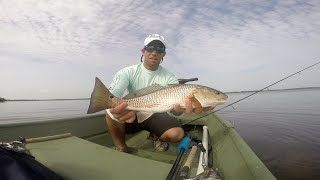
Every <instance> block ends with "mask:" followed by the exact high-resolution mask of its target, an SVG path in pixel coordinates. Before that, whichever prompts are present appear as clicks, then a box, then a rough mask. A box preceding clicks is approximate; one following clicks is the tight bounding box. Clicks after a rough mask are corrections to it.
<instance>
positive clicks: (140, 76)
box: [109, 63, 178, 97]
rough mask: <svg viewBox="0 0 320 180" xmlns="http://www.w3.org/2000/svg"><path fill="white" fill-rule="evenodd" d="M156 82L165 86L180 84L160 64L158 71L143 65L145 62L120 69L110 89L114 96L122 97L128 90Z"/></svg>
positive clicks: (134, 89) (131, 90)
mask: <svg viewBox="0 0 320 180" xmlns="http://www.w3.org/2000/svg"><path fill="white" fill-rule="evenodd" d="M155 83H157V84H160V85H163V86H165V85H168V84H178V80H177V78H176V77H175V76H174V75H173V74H172V73H171V72H169V71H168V70H166V69H165V68H163V67H162V66H159V68H158V69H157V70H156V71H150V70H148V69H146V68H145V67H144V66H143V63H140V64H136V65H133V66H129V67H126V68H123V69H121V70H120V71H118V72H117V73H116V75H115V76H114V78H113V81H112V83H111V85H110V87H109V90H110V92H111V93H112V94H113V95H114V96H116V97H121V96H123V94H124V93H125V92H126V90H128V92H129V93H130V92H133V91H136V90H138V89H141V88H145V87H147V86H150V85H152V84H155Z"/></svg>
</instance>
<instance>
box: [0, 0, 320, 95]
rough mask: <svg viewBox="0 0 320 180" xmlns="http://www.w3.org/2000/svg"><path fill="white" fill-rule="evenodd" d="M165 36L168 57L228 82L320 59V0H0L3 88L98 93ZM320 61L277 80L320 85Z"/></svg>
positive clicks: (237, 86) (238, 83)
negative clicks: (155, 38)
mask: <svg viewBox="0 0 320 180" xmlns="http://www.w3.org/2000/svg"><path fill="white" fill-rule="evenodd" d="M153 33H158V34H161V35H162V36H164V37H165V41H166V43H167V54H166V56H165V58H164V61H163V63H162V64H161V65H162V66H163V67H165V68H167V69H168V70H169V71H171V72H172V73H174V74H175V75H176V77H177V78H193V77H198V78H199V81H197V82H195V83H196V84H201V85H206V86H209V87H213V88H215V89H218V90H221V91H223V92H230V91H241V90H257V89H262V88H264V87H265V86H268V85H270V84H272V83H274V82H276V81H278V80H280V79H282V78H284V77H286V76H289V75H290V74H292V73H295V72H297V71H299V70H301V69H303V68H305V67H307V66H310V65H312V64H314V63H317V62H319V61H320V1H318V0H279V1H277V0H268V1H265V0H256V1H254V0H189V1H182V0H181V1H180V0H179V1H170V0H169V1H154V0H153V1H148V0H134V1H129V0H46V1H45V0H23V1H21V0H0V97H4V98H6V99H56V98H88V97H90V95H91V92H92V89H93V86H94V80H95V77H99V78H100V79H101V80H102V81H103V83H104V84H105V85H106V86H108V85H109V84H110V83H111V81H112V79H113V76H114V74H115V73H116V72H117V71H118V70H120V69H121V68H123V67H126V66H130V65H134V64H137V63H140V57H141V49H142V48H143V41H144V38H145V37H147V36H148V35H149V34H153ZM319 77H320V65H318V66H316V67H313V68H311V69H309V70H307V71H304V72H302V73H301V74H299V75H296V76H294V77H291V78H289V79H287V80H286V81H283V82H281V83H279V84H277V85H275V86H273V87H272V88H273V89H280V88H296V87H310V86H312V87H315V86H320V78H319Z"/></svg>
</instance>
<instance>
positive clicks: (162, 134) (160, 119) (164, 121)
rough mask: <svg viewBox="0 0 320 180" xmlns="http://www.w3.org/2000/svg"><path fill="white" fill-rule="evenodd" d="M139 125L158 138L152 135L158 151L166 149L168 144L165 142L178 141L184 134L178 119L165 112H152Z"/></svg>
mask: <svg viewBox="0 0 320 180" xmlns="http://www.w3.org/2000/svg"><path fill="white" fill-rule="evenodd" d="M141 126H142V128H143V129H145V130H147V131H149V132H150V133H151V134H152V135H156V136H157V137H158V138H159V139H158V138H154V137H153V140H154V145H155V148H156V149H157V150H158V151H166V150H167V149H168V147H169V144H168V143H165V142H179V141H180V140H181V139H182V138H183V136H184V130H183V129H182V127H181V123H180V121H179V120H178V119H177V118H174V117H171V116H169V115H168V114H167V113H157V114H153V115H152V116H151V117H150V118H148V119H147V120H145V121H144V122H142V123H141ZM159 140H160V141H159ZM163 141H165V142H163Z"/></svg>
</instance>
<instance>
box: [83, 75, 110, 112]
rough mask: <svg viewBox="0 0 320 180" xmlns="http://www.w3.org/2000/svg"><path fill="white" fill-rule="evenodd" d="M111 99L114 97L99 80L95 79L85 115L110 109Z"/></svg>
mask: <svg viewBox="0 0 320 180" xmlns="http://www.w3.org/2000/svg"><path fill="white" fill-rule="evenodd" d="M112 98H114V96H113V95H112V94H111V92H110V91H109V90H108V88H107V87H106V86H105V85H104V84H103V83H102V82H101V80H100V79H99V78H97V77H96V81H95V85H94V89H93V92H92V94H91V99H90V105H89V108H88V111H87V114H91V113H95V112H99V111H102V110H105V109H108V108H112V107H113V102H112Z"/></svg>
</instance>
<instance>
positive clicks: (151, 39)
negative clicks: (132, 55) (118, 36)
mask: <svg viewBox="0 0 320 180" xmlns="http://www.w3.org/2000/svg"><path fill="white" fill-rule="evenodd" d="M154 40H158V41H160V42H162V44H163V45H164V46H166V43H165V42H164V37H163V36H161V35H159V34H151V35H149V36H148V37H147V38H146V39H145V40H144V45H145V46H146V45H148V44H149V43H150V42H151V41H154Z"/></svg>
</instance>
